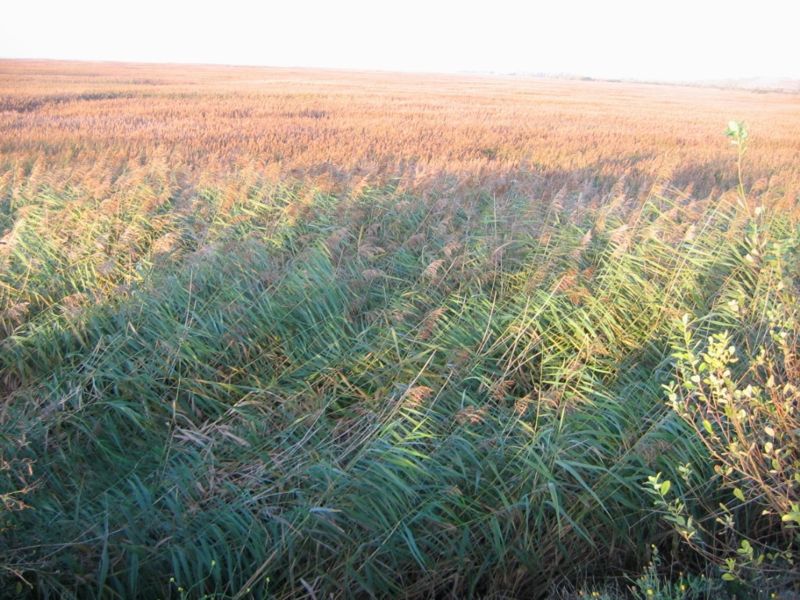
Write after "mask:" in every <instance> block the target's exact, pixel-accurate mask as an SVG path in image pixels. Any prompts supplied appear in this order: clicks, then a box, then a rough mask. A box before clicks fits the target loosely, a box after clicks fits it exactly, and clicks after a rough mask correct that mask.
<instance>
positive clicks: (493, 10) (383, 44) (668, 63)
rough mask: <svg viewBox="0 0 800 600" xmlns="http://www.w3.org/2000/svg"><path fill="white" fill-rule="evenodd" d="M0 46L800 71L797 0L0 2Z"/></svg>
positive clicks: (54, 53) (114, 53)
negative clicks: (1, 4) (0, 5)
mask: <svg viewBox="0 0 800 600" xmlns="http://www.w3.org/2000/svg"><path fill="white" fill-rule="evenodd" d="M0 57H3V58H12V57H13V58H59V59H88V60H124V61H146V62H200V63H223V64H247V65H269V66H306V67H332V68H337V67H338V68H348V69H379V70H402V71H433V72H436V71H443V72H454V71H494V72H526V73H550V74H572V75H586V76H592V77H621V78H638V79H667V80H695V79H704V78H731V77H753V76H760V77H790V78H798V79H800V0H752V1H741V0H728V1H719V0H638V1H637V0H609V1H606V2H602V1H600V0H596V1H590V0H584V1H578V0H551V1H547V2H541V1H536V0H529V1H527V2H525V1H510V0H493V1H487V2H480V3H479V2H474V3H471V2H469V1H468V0H462V1H451V0H445V1H437V0H395V1H393V2H385V1H382V0H372V1H369V0H328V1H324V0H320V1H312V0H281V1H273V0H261V1H253V2H245V1H242V0H221V1H219V2H214V3H211V2H204V1H202V0H195V1H183V0H179V1H172V0H138V1H137V0H5V1H4V2H3V7H2V10H1V11H0Z"/></svg>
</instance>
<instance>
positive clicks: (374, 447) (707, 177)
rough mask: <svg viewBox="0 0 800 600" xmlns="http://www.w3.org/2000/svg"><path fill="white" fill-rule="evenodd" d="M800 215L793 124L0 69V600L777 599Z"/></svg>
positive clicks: (787, 559) (241, 79)
mask: <svg viewBox="0 0 800 600" xmlns="http://www.w3.org/2000/svg"><path fill="white" fill-rule="evenodd" d="M732 120H733V121H737V122H744V127H745V128H746V131H747V135H746V136H745V135H744V133H743V130H742V129H740V128H739V126H738V125H736V126H734V127H732V128H729V131H728V134H729V135H728V137H726V135H725V130H726V125H728V123H729V122H730V121H732ZM732 141H733V142H735V143H734V144H732V143H731V142H732ZM798 217H800V96H799V95H793V94H789V93H775V92H755V91H742V90H724V89H714V88H704V87H685V86H684V87H680V86H669V85H655V84H637V83H620V82H601V81H583V80H557V79H534V78H523V77H499V76H498V77H478V76H466V75H464V76H455V75H412V74H389V73H368V72H336V71H323V70H300V69H268V68H252V67H222V66H185V65H140V64H114V63H77V62H76V63H72V62H54V61H22V60H15V61H11V60H0V402H1V403H0V500H2V502H1V503H0V588H3V589H5V590H11V591H9V592H8V594H10V596H14V595H16V596H20V597H27V596H31V597H55V596H59V597H79V598H86V597H98V598H99V597H104V598H106V597H119V598H128V597H148V598H155V597H162V598H166V597H174V598H179V597H181V598H182V597H187V598H195V597H197V598H199V597H203V596H206V597H209V598H245V597H275V598H299V597H308V598H329V597H334V598H340V597H341V598H345V597H370V596H372V597H409V598H422V597H451V596H452V597H476V596H491V595H493V594H494V596H492V597H498V598H499V597H526V598H529V597H544V596H547V595H558V596H559V597H562V598H567V597H584V593H585V594H590V592H586V591H585V590H594V589H595V588H594V587H592V586H596V591H595V593H596V594H598V595H600V594H606V595H607V596H606V597H607V598H617V597H620V598H621V597H625V596H624V595H620V596H617V595H615V594H617V593H619V594H623V592H622V591H614V590H617V588H619V589H620V590H624V589H625V588H626V586H628V585H632V586H633V587H634V588H636V590H639V588H637V587H636V586H637V585H639V583H641V586H640V587H641V590H639V591H641V593H642V594H644V595H642V596H641V597H648V598H649V597H652V595H647V592H646V591H645V587H646V586H651V587H652V586H659V585H660V586H662V588H663V589H667V588H666V587H664V586H667V587H668V586H670V585H672V586H674V588H675V590H679V587H680V586H684V587H686V588H687V589H690V590H691V593H695V592H696V595H695V596H684V595H682V594H683V591H680V592H678V591H676V592H675V594H676V595H674V596H671V595H662V596H659V597H661V598H683V597H707V598H712V597H725V594H729V593H730V594H733V593H736V594H739V596H738V597H740V598H741V597H746V594H754V595H755V597H757V596H758V594H760V593H762V592H763V593H765V594H769V593H772V592H774V591H776V590H777V591H780V592H784V591H785V590H789V589H791V586H793V585H796V584H797V578H796V574H794V569H793V567H792V564H793V563H792V561H793V560H795V558H797V551H798V544H799V543H800V537H799V535H800V534H798V530H797V527H796V526H795V525H796V524H800V508H799V507H800V504H798V503H800V480H798V478H797V477H796V476H795V475H794V474H795V473H796V472H797V469H798V466H800V442H798V438H797V433H796V432H797V431H798V430H799V429H798V428H800V423H799V421H800V416H798V409H797V403H798V399H799V398H798V391H797V387H796V386H797V385H800V366H798V364H797V360H796V358H795V356H796V348H797V345H796V344H797V340H798V332H799V330H798V323H797V314H796V312H797V306H798V300H800V298H798V295H800V279H799V274H800V269H798V267H800V264H799V262H798V256H800V228H798V223H800V221H798ZM712 336H716V337H712ZM728 346H730V348H731V351H730V352H728V350H727V348H728ZM726 353H727V354H726ZM712 375H713V376H712ZM767 444H769V445H767ZM648 478H657V479H650V480H648ZM648 481H649V482H650V483H648ZM665 481H669V482H670V483H669V484H668V485H663V482H665ZM721 506H724V508H720V507H721ZM728 515H729V516H730V518H728ZM689 517H691V520H689V521H687V519H688V518H689ZM744 542H746V543H747V544H749V545H750V552H749V553H748V550H747V547H746V546H743V545H741V544H742V543H744ZM654 548H657V549H659V551H660V555H661V558H660V559H659V560H660V562H659V563H658V565H660V566H658V565H656V566H655V567H652V568H650V569H649V570H647V569H648V567H647V566H646V565H647V563H648V561H650V560H652V559H653V558H654V556H653V552H654ZM759 556H763V557H764V558H762V559H759V558H758V557H759ZM731 557H733V558H732V560H733V563H730V562H726V561H730V560H731ZM765 565H768V566H765ZM659 569H661V570H659ZM657 571H658V572H657ZM679 571H680V572H681V573H682V574H681V575H680V576H678V575H677V573H678V572H679ZM642 573H645V575H641V574H642ZM725 575H727V576H725ZM701 576H705V579H701V578H700V577H701ZM626 577H627V578H629V579H625V578H626ZM637 577H644V579H641V578H640V579H637ZM647 577H649V578H650V579H647ZM609 582H610V583H609ZM614 582H617V583H619V582H622V583H619V585H617V584H615V583H614ZM637 582H638V583H637ZM642 582H644V583H642ZM653 582H655V583H653ZM642 586H645V587H642ZM662 588H658V589H659V590H660V591H659V593H660V594H661V593H662V591H663V589H662ZM648 589H649V588H648ZM653 589H655V588H653ZM669 589H672V588H669ZM581 590H583V591H581ZM631 593H639V592H638V591H636V592H631ZM667 593H668V592H667V591H663V594H667ZM669 593H671V592H669ZM687 593H689V592H687ZM743 594H744V595H743ZM0 595H3V594H2V593H0ZM586 597H591V596H590V595H587V596H586ZM595 597H597V596H595Z"/></svg>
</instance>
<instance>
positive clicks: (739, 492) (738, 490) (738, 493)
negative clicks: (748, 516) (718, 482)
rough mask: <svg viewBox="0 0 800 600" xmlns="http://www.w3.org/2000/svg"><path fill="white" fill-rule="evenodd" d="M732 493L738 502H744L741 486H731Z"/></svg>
mask: <svg viewBox="0 0 800 600" xmlns="http://www.w3.org/2000/svg"><path fill="white" fill-rule="evenodd" d="M733 495H734V496H736V498H738V499H739V501H740V502H744V501H745V498H744V492H743V491H742V488H738V487H737V488H733Z"/></svg>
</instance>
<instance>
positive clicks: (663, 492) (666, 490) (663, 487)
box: [658, 480, 672, 496]
mask: <svg viewBox="0 0 800 600" xmlns="http://www.w3.org/2000/svg"><path fill="white" fill-rule="evenodd" d="M670 487H672V482H671V481H669V480H667V481H665V482H663V483H662V484H661V487H660V488H659V489H658V491H659V492H660V493H661V495H662V496H666V495H667V493H669V488H670Z"/></svg>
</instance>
